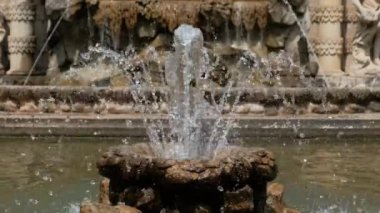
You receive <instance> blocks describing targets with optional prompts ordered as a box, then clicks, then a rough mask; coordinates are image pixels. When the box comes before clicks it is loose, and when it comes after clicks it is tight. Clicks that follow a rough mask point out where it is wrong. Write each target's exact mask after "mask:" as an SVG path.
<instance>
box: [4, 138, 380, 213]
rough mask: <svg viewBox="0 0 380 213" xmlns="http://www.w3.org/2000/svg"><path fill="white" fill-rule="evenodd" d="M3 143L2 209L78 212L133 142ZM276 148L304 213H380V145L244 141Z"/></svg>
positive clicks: (290, 192) (292, 201) (291, 194)
mask: <svg viewBox="0 0 380 213" xmlns="http://www.w3.org/2000/svg"><path fill="white" fill-rule="evenodd" d="M34 139H35V138H27V139H1V140H0V147H1V149H0V192H1V193H0V212H28V213H29V212H49V213H50V212H78V211H79V209H78V205H79V203H80V202H81V201H83V200H84V199H91V200H96V199H97V193H98V187H99V186H98V182H99V180H100V179H101V178H100V177H99V176H98V175H97V171H96V166H95V162H96V160H97V159H98V158H99V157H100V153H102V152H104V151H105V150H106V149H107V147H109V146H112V145H120V144H122V143H125V142H131V141H133V140H130V139H128V140H126V139H124V140H121V139H120V140H119V139H115V140H109V139H108V140H107V141H105V140H103V141H102V139H88V140H79V139H63V140H62V139H48V140H42V141H41V140H34ZM244 141H245V145H246V146H252V145H255V146H261V147H265V148H268V149H270V150H272V151H273V152H274V153H275V155H276V159H277V161H278V164H279V168H280V173H279V177H278V179H277V180H276V181H278V182H281V183H283V184H285V186H286V194H285V200H286V202H287V203H288V204H289V205H290V206H293V207H296V208H298V209H299V210H301V211H302V212H375V213H378V212H380V157H379V156H380V141H375V140H360V141H358V140H350V141H349V140H343V139H341V140H330V141H328V140H324V139H320V140H286V139H282V140H281V141H280V140H267V141H263V140H260V141H261V142H258V141H259V140H256V139H245V140H244Z"/></svg>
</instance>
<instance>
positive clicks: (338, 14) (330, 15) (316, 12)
mask: <svg viewBox="0 0 380 213" xmlns="http://www.w3.org/2000/svg"><path fill="white" fill-rule="evenodd" d="M310 11H311V12H310V16H311V20H312V22H314V23H337V22H342V21H343V18H344V8H343V6H328V7H327V6H314V7H311V8H310Z"/></svg>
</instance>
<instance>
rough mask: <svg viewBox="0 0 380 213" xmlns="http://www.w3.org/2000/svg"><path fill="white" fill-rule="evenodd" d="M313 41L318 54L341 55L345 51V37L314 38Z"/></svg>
mask: <svg viewBox="0 0 380 213" xmlns="http://www.w3.org/2000/svg"><path fill="white" fill-rule="evenodd" d="M311 42H312V45H313V47H314V50H315V53H316V54H317V55H318V56H331V55H341V54H342V53H343V38H340V39H324V40H321V39H313V40H312V41H311Z"/></svg>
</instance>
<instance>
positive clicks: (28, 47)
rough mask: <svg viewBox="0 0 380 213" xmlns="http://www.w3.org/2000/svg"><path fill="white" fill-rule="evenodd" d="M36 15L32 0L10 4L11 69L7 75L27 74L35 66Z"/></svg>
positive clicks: (8, 17) (9, 44)
mask: <svg viewBox="0 0 380 213" xmlns="http://www.w3.org/2000/svg"><path fill="white" fill-rule="evenodd" d="M34 16H35V11H34V4H33V3H32V1H31V0H22V1H19V2H17V3H16V4H13V3H11V4H9V5H8V11H7V19H8V22H9V23H8V25H9V29H10V33H9V37H8V51H9V61H10V70H9V71H8V72H7V75H27V74H28V72H29V71H30V69H31V68H32V66H33V54H34V52H35V39H36V38H35V36H34V25H33V23H34V18H35V17H34Z"/></svg>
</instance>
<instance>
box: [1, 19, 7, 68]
mask: <svg viewBox="0 0 380 213" xmlns="http://www.w3.org/2000/svg"><path fill="white" fill-rule="evenodd" d="M6 33H7V32H6V30H5V18H4V16H3V14H2V13H1V12H0V73H1V74H3V73H4V72H5V69H4V65H3V52H4V49H3V46H4V44H3V43H4V40H5V36H6Z"/></svg>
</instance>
